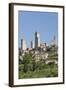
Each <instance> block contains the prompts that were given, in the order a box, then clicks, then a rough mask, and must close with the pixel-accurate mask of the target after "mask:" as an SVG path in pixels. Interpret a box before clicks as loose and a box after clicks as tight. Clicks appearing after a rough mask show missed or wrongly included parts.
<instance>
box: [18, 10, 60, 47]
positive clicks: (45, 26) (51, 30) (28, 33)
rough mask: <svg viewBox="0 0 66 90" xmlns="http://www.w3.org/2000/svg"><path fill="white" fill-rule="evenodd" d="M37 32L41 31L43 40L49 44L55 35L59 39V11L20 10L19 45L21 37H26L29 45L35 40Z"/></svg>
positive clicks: (19, 44)
mask: <svg viewBox="0 0 66 90" xmlns="http://www.w3.org/2000/svg"><path fill="white" fill-rule="evenodd" d="M35 32H39V33H40V40H41V42H46V43H47V44H49V43H50V42H51V40H52V39H53V37H54V35H55V36H56V40H57V41H58V13H56V12H34V11H33V12H31V11H19V12H18V46H19V47H21V39H22V38H23V37H24V38H25V40H26V43H27V47H28V48H29V47H30V41H31V40H34V39H35V38H34V34H35Z"/></svg>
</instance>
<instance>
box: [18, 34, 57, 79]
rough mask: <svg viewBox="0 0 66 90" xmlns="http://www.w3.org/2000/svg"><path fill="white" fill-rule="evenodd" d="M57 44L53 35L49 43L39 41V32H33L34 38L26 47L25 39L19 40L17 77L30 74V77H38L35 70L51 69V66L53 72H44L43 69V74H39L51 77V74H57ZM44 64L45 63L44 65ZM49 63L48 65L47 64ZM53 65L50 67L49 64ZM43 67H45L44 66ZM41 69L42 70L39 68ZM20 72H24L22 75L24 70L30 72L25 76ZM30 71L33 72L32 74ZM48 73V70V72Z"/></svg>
mask: <svg viewBox="0 0 66 90" xmlns="http://www.w3.org/2000/svg"><path fill="white" fill-rule="evenodd" d="M57 64H58V46H57V44H56V37H55V36H54V38H53V41H52V43H51V44H50V45H47V43H46V42H41V39H40V33H39V32H35V40H32V41H31V47H30V48H27V45H26V40H25V39H24V38H22V40H21V48H19V72H20V74H19V78H24V77H26V78H28V77H29V76H30V75H31V77H38V74H37V71H39V72H41V71H42V70H45V69H46V71H47V70H49V69H50V70H52V68H53V69H54V70H55V69H56V70H55V71H53V70H52V71H53V72H54V74H49V75H47V74H46V71H44V72H43V73H44V74H42V75H41V74H39V76H42V77H43V76H44V77H47V76H49V77H51V76H52V75H53V77H54V76H57V75H58V73H57V71H58V68H57ZM45 65H47V66H46V67H45ZM48 65H50V66H48ZM52 65H54V66H55V67H54V66H53V67H52V68H51V66H52ZM44 67H45V68H44ZM41 69H42V70H41ZM21 72H24V75H26V74H25V73H26V72H30V73H29V75H27V76H22V74H21ZM31 73H35V74H37V75H36V76H35V74H34V75H33V76H32V74H31ZM41 73H42V72H41ZM48 73H50V71H49V72H48Z"/></svg>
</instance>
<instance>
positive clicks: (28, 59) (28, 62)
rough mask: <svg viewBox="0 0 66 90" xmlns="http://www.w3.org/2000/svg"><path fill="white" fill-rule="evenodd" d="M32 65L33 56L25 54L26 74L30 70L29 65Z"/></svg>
mask: <svg viewBox="0 0 66 90" xmlns="http://www.w3.org/2000/svg"><path fill="white" fill-rule="evenodd" d="M31 63H32V56H31V54H27V53H25V55H24V56H23V64H24V72H27V71H28V69H29V68H30V67H29V66H30V65H29V64H31Z"/></svg>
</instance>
